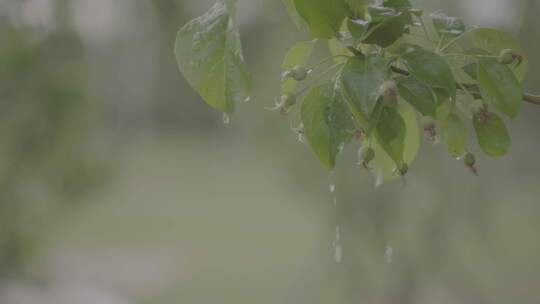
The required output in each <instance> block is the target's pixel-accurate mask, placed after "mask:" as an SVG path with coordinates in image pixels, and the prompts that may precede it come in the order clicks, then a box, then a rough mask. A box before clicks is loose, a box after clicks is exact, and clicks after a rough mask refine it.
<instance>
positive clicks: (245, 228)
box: [0, 0, 540, 304]
mask: <svg viewBox="0 0 540 304" xmlns="http://www.w3.org/2000/svg"><path fill="white" fill-rule="evenodd" d="M415 2H416V3H415V4H417V5H419V6H420V7H422V8H424V9H426V10H427V11H428V12H431V11H434V10H436V9H443V10H445V11H446V12H447V13H448V14H453V15H457V16H462V17H463V18H464V20H465V22H466V23H467V24H468V25H479V26H488V27H494V28H498V29H505V30H507V31H509V32H511V33H513V34H514V35H515V37H516V38H517V39H518V40H519V41H520V42H521V43H523V44H524V46H525V48H526V49H527V52H528V55H529V57H530V61H531V72H530V76H529V79H528V81H527V83H526V89H527V90H528V91H532V92H535V91H536V92H538V91H540V84H539V83H540V81H539V80H540V69H539V68H536V67H540V55H539V54H540V43H539V41H540V39H539V37H540V19H539V18H538V17H537V16H538V14H540V3H539V2H538V1H537V0H482V1H480V0H477V1H467V0H460V1H443V0H433V1H428V0H425V1H415ZM212 3H213V0H198V1H195V0H145V1H133V0H114V1H113V0H91V1H90V0H0V303H2V304H23V303H24V304H26V303H29V304H32V303H45V304H49V303H51V304H52V303H54V304H63V303H83V304H86V303H102V304H117V303H118V304H124V303H126V304H127V303H153V304H156V303H235V304H242V303H246V304H247V303H261V304H262V303H295V304H298V303H339V304H341V303H396V304H397V303H399V304H405V303H442V304H444V303H513V302H519V303H538V302H539V301H540V291H539V290H538V285H539V284H540V237H539V236H538V232H539V231H540V220H538V216H539V215H540V199H539V197H540V187H539V185H540V181H539V178H538V177H539V176H540V173H539V172H540V162H539V161H538V160H537V157H538V155H539V153H540V137H539V135H538V132H537V131H536V129H537V128H538V121H539V120H538V117H540V108H538V107H537V106H532V105H525V106H524V108H523V110H522V111H521V115H520V117H519V118H518V119H516V120H515V121H513V122H512V123H511V124H510V128H511V134H512V138H513V146H512V150H511V152H510V153H509V154H508V155H507V156H506V157H504V158H502V159H497V160H493V159H489V158H487V157H482V158H480V159H479V170H480V177H479V178H478V177H475V176H473V175H472V174H471V173H470V172H469V171H468V170H467V169H466V168H464V167H463V166H462V165H461V163H460V162H458V161H456V160H453V159H451V158H450V157H449V156H448V155H447V153H446V152H445V151H444V148H443V147H440V146H432V145H429V144H425V145H424V147H423V149H422V151H421V153H420V154H419V157H418V159H417V161H416V163H415V165H414V166H413V167H412V171H411V174H410V176H409V177H408V185H407V186H403V185H401V184H400V183H399V182H393V183H389V184H385V185H383V186H382V187H378V188H375V187H374V181H373V178H372V177H371V176H370V175H369V174H368V173H367V172H365V170H363V169H361V168H360V167H359V166H355V165H352V164H353V163H354V161H355V160H354V158H355V148H356V147H353V146H351V147H350V148H348V149H347V150H346V151H345V153H344V155H343V156H342V158H341V161H340V164H339V166H338V167H339V168H338V169H337V171H336V173H335V175H334V176H331V174H329V172H328V171H326V170H325V169H324V168H323V167H322V166H321V165H320V164H319V163H318V160H317V159H316V158H315V156H314V154H313V153H312V152H311V151H310V149H309V147H307V146H306V145H302V144H299V143H298V142H297V140H296V136H295V134H294V133H293V132H292V131H291V122H290V121H288V120H287V119H286V118H283V117H280V115H277V114H276V113H273V112H269V111H266V110H264V107H267V106H271V105H272V104H273V100H274V97H275V95H276V93H277V92H278V90H279V75H280V63H281V58H282V57H283V55H284V54H285V53H286V51H287V49H288V47H289V46H290V45H292V44H293V43H294V42H297V41H301V40H305V39H308V36H307V34H306V33H305V32H302V31H300V30H297V29H296V28H295V27H294V25H293V24H292V22H291V21H289V20H288V17H287V15H286V11H285V9H284V8H283V7H282V6H281V1H278V0H239V1H238V6H239V13H238V18H239V23H240V28H241V32H242V36H243V40H244V49H245V55H246V59H247V61H248V63H249V65H250V67H251V69H252V71H253V74H254V82H255V83H254V90H253V96H252V98H251V100H252V101H251V102H250V103H246V104H242V105H241V106H240V107H239V111H238V113H237V115H236V116H235V117H234V118H233V120H232V123H231V124H230V125H223V123H222V118H221V115H220V114H219V113H217V112H216V111H214V110H212V109H211V108H210V107H209V106H207V105H206V104H204V103H203V102H202V101H201V100H200V98H199V97H198V96H197V95H196V94H195V93H194V91H193V90H192V89H190V88H189V86H188V85H187V83H186V81H185V80H184V79H183V78H182V77H181V75H180V73H179V72H178V70H177V68H176V63H175V61H174V55H173V52H172V50H173V45H174V39H175V35H176V31H177V30H178V29H179V28H180V27H181V25H183V24H184V23H185V22H187V21H188V20H190V19H192V18H194V17H196V16H199V15H201V14H202V13H203V12H204V11H205V10H207V9H208V8H209V7H210V6H211V5H212ZM292 120H293V123H295V124H297V123H298V122H297V121H296V122H295V121H294V118H293V119H292ZM333 183H335V185H336V192H335V194H332V193H330V191H329V185H330V184H333ZM334 196H335V198H336V200H337V205H336V206H334V204H333V200H334ZM336 227H339V233H340V241H339V242H338V243H339V246H341V250H342V259H341V263H336V262H335V259H334V255H335V252H334V251H335V248H334V246H333V242H335V238H336Z"/></svg>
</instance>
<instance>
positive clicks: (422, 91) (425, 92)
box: [398, 76, 439, 117]
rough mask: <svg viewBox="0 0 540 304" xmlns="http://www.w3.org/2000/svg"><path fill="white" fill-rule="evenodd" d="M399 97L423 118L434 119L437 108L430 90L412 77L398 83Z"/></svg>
mask: <svg viewBox="0 0 540 304" xmlns="http://www.w3.org/2000/svg"><path fill="white" fill-rule="evenodd" d="M398 88H399V95H400V96H401V97H402V98H403V99H405V100H406V101H407V102H408V103H409V104H411V105H412V106H413V107H414V108H415V109H416V110H417V111H418V112H420V113H422V115H424V116H432V117H435V115H436V113H437V107H438V106H439V105H438V103H437V100H436V99H435V96H434V95H433V92H432V91H431V89H430V88H429V87H427V86H425V85H423V84H422V83H420V82H419V81H418V80H416V79H415V78H414V77H412V76H409V77H405V78H403V79H401V80H400V81H399V82H398Z"/></svg>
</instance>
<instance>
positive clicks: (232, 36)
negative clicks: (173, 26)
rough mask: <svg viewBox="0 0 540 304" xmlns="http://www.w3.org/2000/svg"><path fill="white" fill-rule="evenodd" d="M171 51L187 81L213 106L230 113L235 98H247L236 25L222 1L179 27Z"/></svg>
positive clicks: (246, 76)
mask: <svg viewBox="0 0 540 304" xmlns="http://www.w3.org/2000/svg"><path fill="white" fill-rule="evenodd" d="M175 55H176V60H177V63H178V67H179V68H180V71H181V72H182V74H183V75H184V77H185V78H186V79H187V81H188V82H189V84H190V85H191V86H192V87H193V88H194V89H195V90H196V91H197V92H198V93H199V94H200V95H201V97H202V98H203V99H204V100H205V101H206V102H207V103H208V104H210V105H211V106H213V107H214V108H216V109H218V110H220V111H223V112H225V113H232V112H234V107H235V103H236V102H239V101H244V100H246V99H247V98H248V94H249V89H250V76H249V73H248V71H247V67H246V64H245V62H244V58H243V56H242V46H241V43H240V37H239V33H238V29H237V27H236V25H235V24H234V21H233V19H232V18H231V16H230V13H229V10H228V9H227V5H226V4H224V3H223V2H219V3H217V4H216V5H214V6H213V7H212V8H211V9H210V10H209V11H208V12H207V13H206V14H204V15H202V16H201V17H199V18H197V19H194V20H192V21H190V22H189V23H187V24H186V25H185V26H184V27H182V28H181V29H180V31H179V32H178V35H177V38H176V44H175Z"/></svg>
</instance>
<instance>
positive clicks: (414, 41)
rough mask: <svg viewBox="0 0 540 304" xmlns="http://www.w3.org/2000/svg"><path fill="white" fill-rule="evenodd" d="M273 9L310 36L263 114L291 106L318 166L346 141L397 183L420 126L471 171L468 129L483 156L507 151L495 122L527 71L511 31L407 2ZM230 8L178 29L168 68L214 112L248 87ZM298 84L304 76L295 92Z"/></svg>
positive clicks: (297, 2)
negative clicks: (322, 49) (175, 68)
mask: <svg viewBox="0 0 540 304" xmlns="http://www.w3.org/2000/svg"><path fill="white" fill-rule="evenodd" d="M283 3H284V5H285V7H286V8H287V10H288V13H289V15H290V16H291V18H292V19H293V21H294V22H295V23H296V24H298V25H300V24H301V23H305V24H306V27H307V29H308V32H309V33H310V34H311V36H312V37H313V38H315V40H311V41H306V42H300V43H299V44H297V45H295V46H293V47H292V48H291V50H290V51H289V52H288V54H287V55H286V56H285V60H284V63H283V74H282V88H281V96H280V97H279V98H277V102H276V106H275V107H274V108H273V109H275V110H279V111H280V112H281V113H282V114H287V113H289V111H291V110H295V109H299V110H300V112H301V118H302V123H303V129H301V130H299V132H300V133H301V134H305V137H306V138H307V141H308V142H309V144H310V145H311V147H312V148H313V150H314V151H315V154H316V155H317V156H318V157H319V159H320V160H321V162H322V163H323V164H324V165H325V166H327V167H328V168H329V169H333V168H334V166H335V164H336V157H337V156H338V154H339V152H340V151H341V150H342V149H343V147H344V145H346V144H348V143H349V142H350V141H351V138H355V139H357V140H358V141H359V142H360V144H361V150H360V152H359V155H360V159H359V163H360V164H362V165H364V167H366V168H367V169H369V170H370V171H372V172H373V173H374V174H375V175H377V177H378V180H379V181H386V180H391V179H393V178H396V177H399V176H400V175H401V176H402V175H404V174H405V173H406V172H407V171H408V167H409V165H410V163H411V162H412V161H413V160H414V158H415V156H416V153H417V151H418V147H419V144H420V135H419V132H420V130H421V129H423V130H424V131H425V132H426V133H427V135H428V138H429V139H430V140H431V141H432V142H434V143H437V142H439V139H441V141H442V142H443V143H444V146H445V147H446V148H447V149H448V151H449V153H450V154H451V155H452V157H455V158H461V157H465V156H466V161H465V164H466V165H467V166H468V167H471V168H472V167H473V165H474V162H471V159H474V155H472V153H470V152H469V144H470V141H469V133H470V132H471V131H472V129H474V131H475V132H474V133H475V135H476V138H477V141H478V143H479V146H480V148H481V150H483V151H484V152H485V153H486V154H487V155H489V156H492V157H500V156H503V155H505V154H506V153H507V151H508V149H509V145H510V138H509V135H508V131H507V128H506V125H505V122H504V120H503V119H502V118H501V117H500V115H504V116H507V117H509V118H512V119H513V118H515V117H516V116H517V114H518V112H519V109H520V107H521V105H522V82H523V80H524V79H525V75H526V72H527V69H528V67H527V63H528V62H527V58H526V57H525V56H524V55H523V50H522V48H521V47H520V46H519V44H518V43H517V42H516V41H515V40H514V39H513V38H512V36H510V35H509V34H507V33H504V32H501V31H498V30H494V29H484V28H467V27H466V26H465V24H464V23H463V21H462V20H460V19H458V18H456V17H450V16H447V15H446V14H444V13H443V12H434V13H432V14H430V15H427V14H426V13H424V12H423V11H422V10H420V9H417V8H414V7H412V5H411V3H410V2H409V0H384V1H382V2H381V1H378V2H377V3H378V4H374V3H370V1H367V0H332V1H327V0H324V1H319V0H317V1H313V0H283ZM231 10H234V6H233V5H231V2H223V1H218V3H217V4H216V5H215V6H214V7H213V8H211V9H210V11H209V12H208V13H206V14H205V15H203V16H201V17H199V18H197V19H195V20H193V21H191V22H189V23H188V24H187V25H185V26H184V27H183V28H182V29H180V31H179V32H178V38H177V42H176V57H177V61H178V65H179V68H180V71H181V72H182V73H183V75H184V76H185V77H186V79H187V80H188V82H189V83H190V84H191V85H192V86H193V87H194V88H195V89H196V90H197V91H198V92H199V93H200V95H201V96H202V97H203V99H205V100H206V101H207V102H208V103H209V104H210V105H211V106H213V107H215V108H216V109H218V110H221V111H223V112H225V113H226V114H231V113H232V112H233V110H234V104H235V103H237V102H238V101H242V100H244V99H246V98H247V96H249V82H250V79H249V78H250V76H249V74H248V72H247V70H246V65H245V62H244V59H243V57H242V49H241V45H240V42H239V40H238V29H237V27H236V25H235V21H234V17H233V16H234V12H233V11H231ZM318 39H322V40H328V42H329V43H327V44H326V45H327V47H328V52H329V57H328V58H325V59H322V60H321V61H320V62H318V63H316V64H312V65H309V63H308V62H309V59H310V56H311V53H312V52H313V48H314V47H315V45H316V43H317V41H318ZM325 66H326V68H325ZM329 72H332V73H329ZM306 78H307V79H308V80H310V79H313V80H312V81H310V82H309V83H308V84H304V86H303V87H301V88H297V87H298V86H299V84H303V82H305V79H306ZM418 118H420V121H421V128H420V127H419V125H418V122H417V120H418ZM352 135H354V136H352ZM471 163H472V164H471Z"/></svg>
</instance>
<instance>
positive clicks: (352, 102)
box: [339, 55, 390, 129]
mask: <svg viewBox="0 0 540 304" xmlns="http://www.w3.org/2000/svg"><path fill="white" fill-rule="evenodd" d="M388 79H390V70H389V68H388V65H387V63H386V60H385V59H384V58H383V57H381V56H379V55H367V56H365V57H353V58H350V59H349V60H348V61H347V63H346V64H345V66H344V67H343V69H342V72H341V75H340V77H339V81H340V88H341V90H342V93H343V96H344V97H345V100H346V101H347V103H348V104H349V107H350V108H351V112H352V113H353V115H354V116H355V118H356V119H357V120H358V122H359V123H360V124H361V125H362V126H363V127H364V128H365V129H369V123H368V120H369V118H370V117H371V114H372V113H373V110H374V109H375V106H376V104H377V100H378V99H379V88H380V86H381V85H382V84H383V83H384V81H386V80H388Z"/></svg>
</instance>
